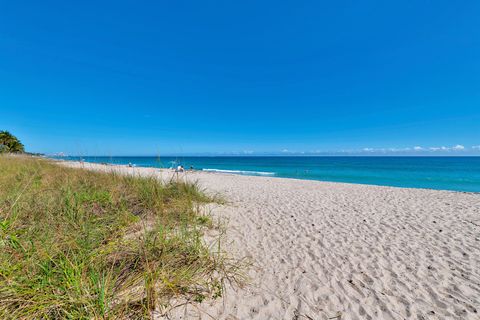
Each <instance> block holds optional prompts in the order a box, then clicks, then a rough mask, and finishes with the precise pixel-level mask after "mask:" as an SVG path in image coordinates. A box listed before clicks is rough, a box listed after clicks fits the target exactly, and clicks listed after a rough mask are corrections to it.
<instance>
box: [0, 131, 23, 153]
mask: <svg viewBox="0 0 480 320" xmlns="http://www.w3.org/2000/svg"><path fill="white" fill-rule="evenodd" d="M6 152H10V153H23V152H25V148H24V146H23V144H22V143H21V142H20V140H18V138H17V137H15V136H14V135H13V134H11V133H10V132H8V131H0V153H6Z"/></svg>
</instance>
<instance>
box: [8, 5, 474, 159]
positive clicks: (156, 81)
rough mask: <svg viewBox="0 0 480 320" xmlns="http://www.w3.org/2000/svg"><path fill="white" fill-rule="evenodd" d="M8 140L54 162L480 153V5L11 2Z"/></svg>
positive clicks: (9, 7) (9, 16) (9, 10)
mask: <svg viewBox="0 0 480 320" xmlns="http://www.w3.org/2000/svg"><path fill="white" fill-rule="evenodd" d="M1 129H6V130H10V131H11V132H12V133H14V134H15V135H17V136H18V137H19V138H20V139H21V140H22V141H23V142H24V144H25V145H26V147H27V149H28V150H29V151H33V152H44V153H55V152H65V153H67V154H83V155H86V154H90V155H157V154H176V153H213V154H216V153H246V154H250V153H252V152H253V153H254V154H258V153H282V154H289V153H298V152H307V153H312V152H313V153H315V152H320V153H329V152H341V151H342V150H344V151H346V152H358V153H366V154H369V153H375V152H383V153H392V154H396V153H398V152H400V153H401V152H406V153H415V154H417V153H418V154H421V153H429V154H430V153H431V154H441V153H445V154H454V153H455V154H480V147H475V146H479V145H480V1H478V0H474V1H468V0H465V1H439V0H435V1H434V0H431V1H422V0H412V1H405V0H402V1H383V0H382V1H278V0H277V1H258V0H255V1H177V0H175V1H158V0H156V1H119V0H115V1H75V2H72V1H48V0H44V1H22V0H18V1H1V2H0V130H1ZM415 147H417V148H415ZM442 147H444V149H443V150H442V149H441V148H442ZM414 148H415V149H414ZM420 148H421V149H420ZM432 148H433V149H432ZM434 148H439V149H438V150H437V149H434ZM402 150H403V151H402Z"/></svg>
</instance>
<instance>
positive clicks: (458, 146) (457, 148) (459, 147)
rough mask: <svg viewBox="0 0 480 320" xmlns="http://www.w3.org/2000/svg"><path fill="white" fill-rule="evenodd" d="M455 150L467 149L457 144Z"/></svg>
mask: <svg viewBox="0 0 480 320" xmlns="http://www.w3.org/2000/svg"><path fill="white" fill-rule="evenodd" d="M452 149H453V150H465V147H464V146H462V145H461V144H457V145H456V146H455V147H453V148H452Z"/></svg>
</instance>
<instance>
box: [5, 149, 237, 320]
mask: <svg viewBox="0 0 480 320" xmlns="http://www.w3.org/2000/svg"><path fill="white" fill-rule="evenodd" d="M210 201H212V199H211V198H209V197H208V196H206V195H205V194H204V193H202V192H201V191H200V190H199V188H198V186H196V185H195V184H186V183H181V182H173V181H172V182H169V183H161V182H159V181H158V180H156V179H154V178H140V177H131V176H123V175H118V174H114V173H99V172H92V171H87V170H82V169H72V168H66V167H63V166H59V165H56V164H54V163H52V162H49V161H47V160H43V159H36V158H29V157H15V156H0V318H1V319H138V318H150V317H151V316H152V312H153V311H154V310H157V311H158V310H164V309H165V308H168V307H169V303H170V301H171V300H172V298H175V300H178V299H183V300H184V301H187V302H188V301H202V300H203V299H205V298H216V297H219V296H221V295H222V291H223V287H224V281H225V279H230V278H231V277H233V276H234V274H235V273H236V272H237V271H236V269H235V268H236V267H234V266H232V265H230V266H229V265H228V264H227V263H226V260H225V257H224V256H222V254H220V248H219V247H216V246H215V251H218V252H212V250H211V249H210V248H208V247H207V246H206V244H205V243H204V241H203V240H202V233H203V231H204V230H205V229H206V228H208V227H209V225H210V224H211V219H210V218H209V217H208V216H205V215H202V214H201V213H200V212H199V210H198V209H199V206H201V205H202V204H205V203H208V202H210Z"/></svg>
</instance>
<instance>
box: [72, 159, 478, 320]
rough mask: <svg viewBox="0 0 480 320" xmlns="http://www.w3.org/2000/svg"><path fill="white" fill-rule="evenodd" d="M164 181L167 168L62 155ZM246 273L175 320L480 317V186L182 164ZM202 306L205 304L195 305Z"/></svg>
mask: <svg viewBox="0 0 480 320" xmlns="http://www.w3.org/2000/svg"><path fill="white" fill-rule="evenodd" d="M64 164H65V165H68V166H73V167H85V168H89V169H95V170H118V171H120V172H123V173H132V174H141V175H157V176H158V177H163V178H168V177H169V176H171V175H172V173H171V172H169V171H167V170H162V171H160V170H158V169H153V168H128V167H125V166H105V165H99V164H88V163H83V164H80V163H75V162H64ZM185 177H186V179H189V180H191V181H197V180H198V181H199V183H200V185H201V186H202V187H205V188H206V190H207V191H208V192H212V193H220V194H222V195H223V196H224V197H225V199H226V200H227V201H228V202H229V203H228V204H227V205H223V206H218V207H216V208H215V209H214V211H213V214H214V215H215V216H218V217H223V218H226V219H228V221H229V223H228V229H227V232H228V234H227V237H228V242H227V243H226V246H227V249H228V250H229V251H231V252H232V253H233V254H234V255H235V256H236V257H238V258H241V257H248V258H249V259H251V261H252V263H253V265H252V267H251V268H250V270H249V272H248V274H249V276H250V278H251V279H250V282H249V283H248V285H247V286H246V287H245V288H243V289H240V288H228V290H227V292H226V293H225V294H224V295H223V298H222V299H220V300H219V301H216V302H214V303H212V302H208V301H207V302H203V303H202V304H201V305H199V306H197V307H195V308H190V309H188V310H186V312H185V310H183V311H181V312H177V313H175V314H173V315H171V318H172V319H178V318H182V319H259V320H260V319H261V320H265V319H289V320H291V319H315V320H317V319H341V320H347V319H385V320H387V319H419V320H420V319H459V320H460V319H462V320H464V319H480V194H474V193H461V192H448V191H435V190H424V189H406V188H392V187H380V186H369V185H355V184H346V183H329V182H319V181H305V180H294V179H282V178H270V177H251V176H239V175H230V174H220V173H206V172H193V173H191V172H188V173H186V174H185ZM200 310H201V311H200Z"/></svg>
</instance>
